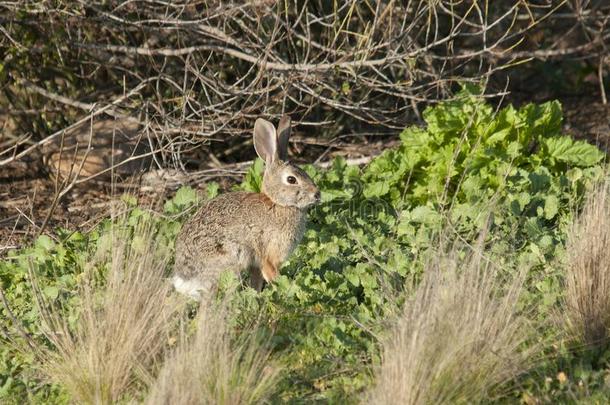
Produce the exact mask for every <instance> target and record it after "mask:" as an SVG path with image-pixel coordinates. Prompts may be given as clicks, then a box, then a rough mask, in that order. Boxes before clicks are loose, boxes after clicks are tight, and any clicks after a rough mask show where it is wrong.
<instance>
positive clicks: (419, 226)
mask: <svg viewBox="0 0 610 405" xmlns="http://www.w3.org/2000/svg"><path fill="white" fill-rule="evenodd" d="M424 117H425V120H426V124H427V126H426V128H415V127H412V128H407V129H406V130H405V131H403V133H402V134H401V136H400V139H401V144H400V146H399V147H398V148H396V149H392V150H387V151H386V152H384V153H383V154H382V155H381V156H379V157H377V158H376V159H374V160H373V161H372V162H371V163H370V164H369V165H368V166H367V167H366V168H364V169H362V170H361V169H359V168H358V167H354V166H349V165H347V164H346V162H345V161H344V160H343V159H340V158H339V159H336V160H335V161H334V162H333V164H332V166H331V167H330V168H329V169H328V170H325V171H318V170H316V169H314V168H313V167H306V170H307V171H308V173H309V174H310V175H312V176H313V177H314V179H315V181H316V182H317V184H318V185H319V186H320V188H321V190H322V203H321V204H320V205H319V206H318V207H316V208H315V209H313V210H312V211H311V216H310V218H311V220H310V224H309V226H308V229H307V231H306V233H305V236H304V238H303V241H302V243H301V244H300V245H299V247H298V248H297V250H296V251H295V252H294V254H293V255H292V256H291V257H290V258H289V261H288V262H287V263H285V265H284V266H283V268H282V275H281V276H280V277H279V278H278V279H277V280H276V281H275V282H274V283H273V284H271V285H269V286H268V287H267V288H266V289H265V290H264V291H263V292H262V293H260V294H256V293H255V292H254V291H253V290H251V289H248V288H244V289H241V290H240V291H239V292H238V293H237V294H235V296H234V300H233V303H232V308H233V316H234V319H233V321H234V322H235V323H236V324H237V325H240V324H243V325H246V324H248V323H250V322H251V321H252V319H264V320H265V324H266V325H268V328H269V333H270V334H271V333H272V334H273V347H274V353H275V354H274V355H275V356H276V357H277V358H278V359H279V360H280V361H281V362H282V363H283V365H284V366H285V368H286V372H285V376H284V379H283V382H282V386H281V387H280V390H279V392H280V394H279V397H278V398H277V399H278V400H279V401H297V400H300V401H321V402H345V401H356V400H357V397H358V395H359V394H360V393H361V392H362V391H363V390H365V389H366V388H367V387H368V386H369V385H370V384H371V382H372V381H371V373H370V367H371V365H374V364H376V363H378V362H379V350H378V346H377V345H378V343H377V336H380V335H381V334H383V332H384V330H385V329H386V327H387V325H386V323H385V321H386V320H387V319H388V318H389V317H391V316H392V314H393V313H394V312H395V311H396V308H398V307H399V306H400V305H401V303H402V302H403V300H404V298H405V293H404V291H403V290H404V285H405V282H416V281H417V280H418V279H419V277H420V276H421V271H422V268H423V266H422V259H423V258H425V256H426V254H427V253H428V252H431V251H434V250H435V249H437V248H438V244H437V241H438V237H439V235H440V234H441V233H443V232H444V231H446V230H447V229H449V230H450V232H449V237H451V238H456V237H459V238H461V239H462V240H465V241H474V240H475V239H476V238H477V237H478V236H479V233H480V231H481V230H482V229H485V228H487V227H489V233H488V234H487V236H486V240H485V243H486V245H487V246H488V251H489V254H490V255H491V256H492V257H493V258H494V259H495V260H496V261H497V263H498V265H500V267H502V268H506V269H509V270H510V269H514V268H518V267H521V266H527V267H528V268H531V271H530V275H529V280H528V283H527V284H528V285H529V286H531V288H530V289H529V291H528V295H527V296H526V297H524V305H535V306H536V308H537V313H536V316H537V317H539V318H540V319H542V318H545V317H547V316H548V314H549V311H551V310H552V309H553V308H554V306H555V305H556V302H557V299H558V296H559V291H560V288H559V287H560V282H561V274H560V273H559V270H558V269H556V268H555V267H554V266H553V265H552V263H553V261H554V260H556V259H557V258H558V257H560V256H561V255H562V251H563V242H564V241H565V237H566V225H567V224H569V223H570V221H571V219H572V214H573V212H574V210H575V209H577V208H578V207H579V204H580V201H581V199H582V196H583V194H584V192H585V191H586V190H587V189H588V188H589V187H590V186H591V185H592V184H593V183H595V182H596V181H597V180H598V179H600V178H601V177H602V176H603V173H604V171H603V167H602V166H601V164H600V162H601V160H602V159H603V157H604V155H603V154H602V153H601V152H600V151H599V150H598V149H596V148H595V147H593V146H591V145H588V144H586V143H584V142H582V141H574V140H572V139H569V138H566V137H564V136H562V135H561V133H560V128H561V112H560V106H559V104H558V103H556V102H550V103H545V104H542V105H539V106H538V105H527V106H524V107H522V108H520V109H515V108H513V107H507V108H504V109H502V110H500V111H498V112H495V111H494V110H493V109H492V108H491V106H489V105H488V104H486V103H485V102H484V101H483V100H482V99H481V98H479V97H477V96H476V95H474V94H473V92H472V91H470V92H469V91H466V90H464V91H463V92H461V93H460V94H459V95H458V97H457V98H456V99H455V100H453V101H449V102H445V103H441V104H439V105H438V106H436V107H434V108H429V109H427V110H426V111H425V113H424ZM262 173H263V162H262V161H261V160H257V161H256V162H255V163H254V165H253V166H252V167H251V168H250V169H249V170H248V172H247V174H246V176H245V179H244V182H243V183H242V185H241V186H240V187H241V188H242V189H244V190H249V191H259V190H260V187H261V181H262ZM217 191H218V187H217V185H212V186H209V187H208V196H209V197H213V196H214V195H216V193H217ZM198 202H199V199H198V197H197V194H196V193H195V191H194V190H192V189H190V188H181V189H180V190H179V191H178V192H177V193H176V196H175V197H174V198H173V199H172V200H170V201H168V202H167V203H166V204H165V207H164V211H165V214H167V215H168V216H169V218H170V219H167V218H165V219H162V218H156V217H154V218H153V219H155V223H156V226H157V227H158V235H159V236H158V238H159V246H160V248H168V249H171V248H172V246H173V240H174V239H175V235H176V234H177V232H178V229H179V226H180V221H182V220H183V219H184V217H185V216H184V215H181V213H183V212H185V210H188V209H189V208H190V207H192V206H193V205H194V204H197V203H198ZM151 216H153V214H152V213H150V212H148V211H144V210H142V209H140V208H137V207H134V208H132V210H131V211H130V217H129V224H130V226H135V225H136V224H137V223H138V222H139V221H141V220H142V219H144V218H150V217H151ZM111 231H112V227H111V224H110V222H105V223H102V224H101V225H100V226H99V227H98V228H97V229H96V230H95V231H93V232H92V233H90V234H88V235H82V234H79V233H73V234H69V233H67V232H65V231H61V232H59V237H58V240H57V241H54V240H52V239H50V238H48V237H41V238H40V239H39V240H38V241H37V242H36V244H35V245H34V246H33V247H31V248H28V249H25V250H23V251H20V252H17V253H13V254H12V255H11V256H10V257H9V258H8V259H7V260H5V261H4V262H1V263H0V280H1V282H2V285H3V288H4V290H5V292H6V294H7V297H8V300H9V303H10V305H11V308H12V309H13V311H14V312H15V316H16V317H17V319H19V321H20V322H21V323H22V324H23V328H25V329H26V330H27V331H28V332H29V333H31V334H32V335H33V336H34V338H40V335H39V333H38V332H37V330H38V327H39V325H38V314H37V313H36V310H35V306H33V305H32V300H31V299H32V296H31V291H30V287H29V282H28V270H27V269H28V266H29V264H30V263H33V264H34V267H33V268H34V269H35V271H36V272H37V274H40V278H39V280H40V285H41V286H43V291H44V293H45V295H46V296H47V297H48V298H49V299H53V300H63V301H64V302H65V303H66V308H67V310H72V311H74V313H75V314H76V313H77V307H78V303H75V302H71V301H70V293H71V291H73V290H74V288H75V285H76V283H78V277H79V274H81V272H82V271H83V265H84V263H85V262H86V261H87V258H89V257H91V255H95V254H96V252H99V251H100V250H104V249H108V248H109V246H108V243H107V242H108V240H109V238H108V237H107V236H106V235H107V234H108V232H111ZM124 231H125V232H126V236H127V237H128V236H129V230H128V229H127V230H124ZM445 233H446V232H445ZM235 283H236V280H235V279H233V278H231V277H228V278H227V279H223V281H222V283H221V284H222V286H223V287H222V289H223V290H225V289H226V290H231V288H230V287H226V286H227V285H228V286H231V285H234V284H235ZM0 312H2V316H3V317H2V321H0V322H2V326H4V327H5V328H8V329H9V330H15V327H14V325H12V324H11V322H10V320H8V317H7V315H8V314H7V313H6V310H5V309H4V308H0ZM75 316H76V315H75ZM13 337H14V338H15V339H18V336H17V334H16V333H15V334H14V336H13ZM574 361H576V360H574ZM574 361H572V360H570V364H574ZM33 362H34V359H33V358H32V357H31V356H30V357H28V356H27V355H25V354H24V353H17V352H16V351H15V349H14V348H13V347H12V346H10V345H9V346H4V347H3V348H2V349H0V401H3V400H6V399H7V398H9V397H14V398H21V399H25V398H28V395H35V396H37V397H36V398H37V399H41V398H45V399H48V402H59V401H60V399H61V398H62V397H61V392H60V389H59V387H49V386H45V385H42V386H41V385H40V383H39V382H38V380H36V379H35V378H34V376H33V375H31V373H30V370H31V367H32V363H33ZM555 366H556V365H554V364H553V363H552V362H551V363H549V364H547V365H545V366H544V367H545V368H544V369H543V370H542V371H541V373H542V374H545V373H548V372H554V371H552V370H554V369H553V367H555ZM549 370H551V371H549ZM535 381H537V380H528V381H527V382H526V383H524V391H523V393H521V392H517V393H512V394H511V395H513V397H511V398H514V396H525V395H526V394H527V393H526V391H528V390H530V391H531V390H534V391H536V390H538V391H536V392H540V389H541V388H540V387H537V388H532V387H535ZM596 381H599V380H596ZM541 384H542V385H544V384H545V383H541ZM528 392H529V391H528ZM549 392H550V391H549ZM553 392H554V391H553ZM3 393H4V394H3ZM29 393H34V394H29ZM522 394H523V395H522ZM2 395H4V396H2ZM528 395H529V394H528ZM536 395H538V394H536ZM544 395H546V394H544ZM549 395H554V394H549ZM41 400H42V399H41Z"/></svg>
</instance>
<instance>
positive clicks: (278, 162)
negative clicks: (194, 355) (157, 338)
mask: <svg viewBox="0 0 610 405" xmlns="http://www.w3.org/2000/svg"><path fill="white" fill-rule="evenodd" d="M289 137H290V118H289V117H288V116H284V117H282V119H281V120H280V123H279V125H278V129H277V130H276V129H275V127H274V126H273V124H271V123H270V122H268V121H266V120H264V119H262V118H259V119H257V120H256V123H255V125H254V148H255V150H256V153H257V154H258V156H260V157H261V159H263V160H264V161H265V172H264V175H263V182H262V187H261V192H260V193H249V192H231V193H225V194H221V195H219V196H218V197H216V198H214V199H212V200H210V201H208V202H206V203H205V204H204V205H203V206H202V207H201V208H200V209H199V210H198V211H197V212H196V213H195V215H194V216H193V217H192V218H191V219H190V220H189V221H188V222H187V223H186V224H185V225H184V227H183V228H182V230H181V231H180V233H179V234H178V237H177V240H176V260H175V265H174V275H173V284H174V287H175V289H176V290H177V291H179V292H181V293H183V294H186V295H189V296H190V297H192V298H194V299H196V300H200V299H201V298H202V296H210V295H211V294H212V293H213V291H214V289H215V287H216V284H217V281H218V278H219V276H220V274H221V273H222V272H223V271H225V270H231V271H234V272H237V273H240V272H242V271H248V272H249V273H250V281H251V286H252V287H253V288H254V289H256V290H257V291H260V290H261V289H262V287H263V284H264V282H271V281H273V279H274V278H275V277H277V275H278V271H279V268H280V266H281V264H282V262H283V261H284V260H285V259H286V258H287V257H288V255H290V253H291V252H292V251H293V250H294V248H295V247H296V246H297V245H298V243H299V242H300V240H301V238H302V236H303V233H304V231H305V224H306V220H307V210H308V208H309V207H310V206H312V205H314V204H316V203H318V202H319V201H320V191H319V190H318V188H317V187H316V185H315V184H314V182H313V180H312V179H311V178H310V177H309V176H308V175H307V173H305V172H304V171H303V170H302V169H300V168H299V167H297V166H295V165H293V164H292V163H289V162H288V161H287V152H288V140H289Z"/></svg>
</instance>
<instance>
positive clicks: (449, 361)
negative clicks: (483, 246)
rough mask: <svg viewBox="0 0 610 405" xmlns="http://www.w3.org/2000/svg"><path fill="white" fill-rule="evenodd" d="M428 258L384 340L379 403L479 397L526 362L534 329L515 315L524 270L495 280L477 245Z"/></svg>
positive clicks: (518, 371)
mask: <svg viewBox="0 0 610 405" xmlns="http://www.w3.org/2000/svg"><path fill="white" fill-rule="evenodd" d="M457 257H458V254H457V252H456V251H453V252H451V253H450V254H448V255H441V256H440V257H438V258H435V259H433V260H432V261H431V262H430V263H429V264H428V266H427V268H426V272H425V277H424V280H423V281H422V282H421V284H420V285H419V286H418V288H417V290H416V291H415V293H414V296H413V297H412V298H411V299H410V300H409V301H408V302H407V303H406V305H405V308H404V311H403V312H402V314H401V315H400V317H399V319H398V321H397V324H396V325H395V327H394V329H393V330H392V331H391V332H390V334H389V336H388V338H387V339H385V341H384V342H383V355H382V358H383V361H382V365H381V367H380V369H379V370H378V373H377V380H378V382H377V386H376V387H375V388H374V390H373V391H372V393H371V394H370V398H369V399H370V400H371V402H373V403H377V404H386V403H393V404H443V403H460V402H465V403H476V402H479V401H481V400H483V399H485V398H489V396H491V395H493V392H494V389H498V388H499V387H500V386H501V385H502V384H504V383H506V382H507V381H508V380H510V379H512V378H514V377H516V376H518V375H519V374H521V373H523V372H524V371H526V370H527V368H528V363H529V362H528V353H531V350H533V349H528V351H527V352H526V351H525V350H524V343H525V342H526V341H527V340H528V339H529V337H530V336H531V335H532V334H533V333H534V332H535V331H534V330H533V328H531V327H530V326H529V325H528V322H527V321H526V319H524V317H522V316H520V315H519V311H518V308H517V301H518V299H519V295H520V293H521V291H522V283H523V278H524V277H523V274H522V273H523V272H521V274H520V275H519V276H516V277H514V278H513V279H512V280H509V281H508V282H502V283H501V282H500V281H499V278H498V274H497V271H496V269H495V268H494V267H493V266H492V265H490V264H489V263H488V262H487V261H485V260H484V259H482V253H481V251H480V250H479V249H478V250H476V251H475V252H473V253H472V254H470V255H469V257H467V258H466V259H463V260H459V259H457Z"/></svg>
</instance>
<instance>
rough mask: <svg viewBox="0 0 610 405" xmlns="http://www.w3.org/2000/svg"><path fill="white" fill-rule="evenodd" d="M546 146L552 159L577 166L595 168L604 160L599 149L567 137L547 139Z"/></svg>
mask: <svg viewBox="0 0 610 405" xmlns="http://www.w3.org/2000/svg"><path fill="white" fill-rule="evenodd" d="M545 146H546V149H547V152H548V154H549V155H550V157H551V158H552V159H555V160H557V161H559V162H564V163H568V164H571V165H575V166H580V167H588V166H593V165H594V164H596V163H599V162H600V161H601V160H602V159H603V158H604V153H603V152H602V151H600V150H599V149H598V148H597V147H595V146H593V145H590V144H588V143H586V142H583V141H574V140H573V139H572V138H570V137H567V136H562V137H555V138H549V139H546V140H545Z"/></svg>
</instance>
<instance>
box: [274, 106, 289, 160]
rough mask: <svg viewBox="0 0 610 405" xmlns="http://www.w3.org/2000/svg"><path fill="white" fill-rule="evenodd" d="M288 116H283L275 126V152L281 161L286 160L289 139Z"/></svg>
mask: <svg viewBox="0 0 610 405" xmlns="http://www.w3.org/2000/svg"><path fill="white" fill-rule="evenodd" d="M290 123H291V120H290V116H288V115H284V116H282V118H281V119H280V123H279V125H278V126H277V152H278V157H279V158H280V159H281V160H288V140H289V139H290Z"/></svg>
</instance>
